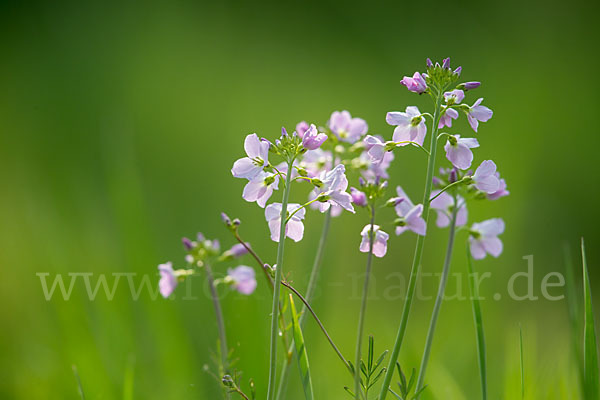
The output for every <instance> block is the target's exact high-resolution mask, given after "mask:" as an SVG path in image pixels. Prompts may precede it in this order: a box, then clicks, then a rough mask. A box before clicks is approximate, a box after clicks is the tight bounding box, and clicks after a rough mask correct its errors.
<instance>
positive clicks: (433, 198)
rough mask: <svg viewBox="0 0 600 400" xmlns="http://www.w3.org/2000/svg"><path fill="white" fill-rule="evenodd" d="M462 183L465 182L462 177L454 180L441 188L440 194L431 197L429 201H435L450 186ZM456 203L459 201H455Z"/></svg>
mask: <svg viewBox="0 0 600 400" xmlns="http://www.w3.org/2000/svg"><path fill="white" fill-rule="evenodd" d="M461 183H463V180H462V179H460V180H458V181H456V182H452V183H451V184H449V185H447V186H445V187H444V188H443V189H442V190H440V192H439V193H438V194H436V195H435V196H433V197H432V198H431V199H429V202H430V203H431V202H432V201H434V200H435V199H437V198H438V197H440V195H441V194H442V193H444V192H445V191H446V190H448V189H450V188H453V187H454V186H457V185H460V184H461ZM455 204H457V203H455ZM456 208H460V207H458V206H457V207H456Z"/></svg>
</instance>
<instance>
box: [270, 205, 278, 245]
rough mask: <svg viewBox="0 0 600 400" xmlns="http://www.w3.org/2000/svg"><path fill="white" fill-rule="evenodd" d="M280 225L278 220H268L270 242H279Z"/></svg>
mask: <svg viewBox="0 0 600 400" xmlns="http://www.w3.org/2000/svg"><path fill="white" fill-rule="evenodd" d="M267 208H268V207H267ZM280 225H281V219H280V218H275V219H271V220H269V230H270V231H271V240H272V241H274V242H279V230H280V229H281V226H280Z"/></svg>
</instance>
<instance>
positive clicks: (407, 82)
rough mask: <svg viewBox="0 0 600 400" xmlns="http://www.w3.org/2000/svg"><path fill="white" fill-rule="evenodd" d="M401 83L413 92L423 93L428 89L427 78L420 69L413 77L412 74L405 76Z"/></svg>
mask: <svg viewBox="0 0 600 400" xmlns="http://www.w3.org/2000/svg"><path fill="white" fill-rule="evenodd" d="M400 83H401V84H402V85H404V86H406V88H407V89H408V90H410V91H411V92H415V93H419V94H421V93H425V91H426V90H427V83H426V82H425V78H424V77H423V75H421V73H420V72H418V71H417V72H415V73H414V74H413V76H412V78H411V77H410V76H405V77H404V78H403V79H402V80H401V81H400Z"/></svg>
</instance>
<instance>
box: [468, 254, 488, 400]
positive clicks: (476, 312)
mask: <svg viewBox="0 0 600 400" xmlns="http://www.w3.org/2000/svg"><path fill="white" fill-rule="evenodd" d="M467 260H468V262H467V266H468V269H469V271H468V272H469V275H468V277H469V292H470V295H471V306H472V308H473V321H474V322H475V332H476V338H477V356H478V362H479V378H480V380H481V398H482V399H483V400H486V399H487V371H486V369H487V367H486V349H485V334H484V331H483V318H482V317H481V304H480V303H479V288H478V287H477V285H476V284H475V275H474V274H473V259H472V258H471V251H470V249H469V245H468V244H467Z"/></svg>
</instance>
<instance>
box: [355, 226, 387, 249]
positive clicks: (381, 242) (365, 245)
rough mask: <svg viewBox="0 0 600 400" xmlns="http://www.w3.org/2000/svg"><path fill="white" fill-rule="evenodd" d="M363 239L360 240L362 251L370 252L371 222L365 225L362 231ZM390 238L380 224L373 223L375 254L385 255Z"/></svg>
mask: <svg viewBox="0 0 600 400" xmlns="http://www.w3.org/2000/svg"><path fill="white" fill-rule="evenodd" d="M360 235H361V236H362V241H361V242H360V251H361V252H363V253H368V252H369V248H370V242H371V241H370V236H371V224H367V225H365V227H364V228H363V230H362V232H360ZM389 238H390V235H388V234H387V233H386V232H384V231H382V230H381V229H380V227H379V225H373V239H374V240H373V255H374V256H375V257H383V256H385V253H387V241H388V239H389Z"/></svg>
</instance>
